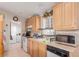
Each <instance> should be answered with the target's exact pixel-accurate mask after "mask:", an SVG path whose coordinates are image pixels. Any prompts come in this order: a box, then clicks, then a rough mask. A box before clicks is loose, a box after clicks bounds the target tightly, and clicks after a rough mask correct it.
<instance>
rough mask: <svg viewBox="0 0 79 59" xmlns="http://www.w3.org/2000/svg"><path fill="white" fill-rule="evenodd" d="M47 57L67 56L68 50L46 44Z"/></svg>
mask: <svg viewBox="0 0 79 59" xmlns="http://www.w3.org/2000/svg"><path fill="white" fill-rule="evenodd" d="M47 57H69V51H66V50H63V49H60V48H56V47H53V46H49V45H47Z"/></svg>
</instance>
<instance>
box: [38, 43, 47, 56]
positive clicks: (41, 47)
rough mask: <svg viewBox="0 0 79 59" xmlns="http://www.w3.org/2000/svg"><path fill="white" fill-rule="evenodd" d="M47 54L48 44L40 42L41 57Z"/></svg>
mask: <svg viewBox="0 0 79 59" xmlns="http://www.w3.org/2000/svg"><path fill="white" fill-rule="evenodd" d="M46 56H47V47H46V45H44V44H42V43H39V57H46Z"/></svg>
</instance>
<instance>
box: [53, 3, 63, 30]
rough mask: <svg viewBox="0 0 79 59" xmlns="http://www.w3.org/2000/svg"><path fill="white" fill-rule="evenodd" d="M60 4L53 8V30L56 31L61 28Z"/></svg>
mask: <svg viewBox="0 0 79 59" xmlns="http://www.w3.org/2000/svg"><path fill="white" fill-rule="evenodd" d="M61 6H62V4H58V5H56V6H54V7H53V28H54V29H56V30H61V28H62V27H61V26H62V23H61V21H62V19H61V18H62V16H61V12H62V10H61V8H62V7H61Z"/></svg>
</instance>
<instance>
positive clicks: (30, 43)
mask: <svg viewBox="0 0 79 59" xmlns="http://www.w3.org/2000/svg"><path fill="white" fill-rule="evenodd" d="M32 43H33V42H32V39H30V38H29V45H28V49H29V50H28V53H29V54H30V55H31V56H33V48H32V47H33V46H32Z"/></svg>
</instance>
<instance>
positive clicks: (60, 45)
mask: <svg viewBox="0 0 79 59" xmlns="http://www.w3.org/2000/svg"><path fill="white" fill-rule="evenodd" d="M47 45H50V46H53V47H57V48H60V49H63V50H66V51H69V52H74V51H75V50H76V47H72V46H67V45H64V44H59V43H57V42H56V41H53V42H51V43H48V44H47Z"/></svg>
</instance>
